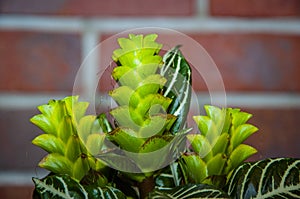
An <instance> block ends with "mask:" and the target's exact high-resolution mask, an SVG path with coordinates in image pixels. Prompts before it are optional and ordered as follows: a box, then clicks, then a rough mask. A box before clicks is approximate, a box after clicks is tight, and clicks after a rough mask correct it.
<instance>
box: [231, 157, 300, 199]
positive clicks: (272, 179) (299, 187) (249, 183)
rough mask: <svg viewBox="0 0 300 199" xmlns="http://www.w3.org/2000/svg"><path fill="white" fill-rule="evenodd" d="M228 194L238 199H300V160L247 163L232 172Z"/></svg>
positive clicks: (268, 160) (289, 159) (269, 160)
mask: <svg viewBox="0 0 300 199" xmlns="http://www.w3.org/2000/svg"><path fill="white" fill-rule="evenodd" d="M226 190H227V192H228V194H229V195H230V196H231V197H233V198H236V199H250V198H252V199H254V198H256V199H263V198H300V160H299V159H292V158H277V159H265V160H261V161H258V162H251V163H244V164H243V165H241V166H239V167H238V168H236V169H235V170H234V171H233V173H232V174H231V177H230V179H229V180H228V182H227V185H226Z"/></svg>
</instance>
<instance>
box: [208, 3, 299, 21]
mask: <svg viewBox="0 0 300 199" xmlns="http://www.w3.org/2000/svg"><path fill="white" fill-rule="evenodd" d="M210 11H211V15H213V16H238V17H281V16H300V1H298V0H268V1H262V0H243V1H240V0H226V1H224V0H210Z"/></svg>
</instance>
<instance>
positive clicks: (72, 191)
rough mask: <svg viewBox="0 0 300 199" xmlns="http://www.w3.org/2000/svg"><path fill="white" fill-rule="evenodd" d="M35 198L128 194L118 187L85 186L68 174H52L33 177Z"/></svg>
mask: <svg viewBox="0 0 300 199" xmlns="http://www.w3.org/2000/svg"><path fill="white" fill-rule="evenodd" d="M33 182H34V184H35V192H34V198H43V199H48V198H49V199H50V198H51V199H53V198H57V199H58V198H63V199H96V198H97V199H98V198H101V199H114V198H115V199H122V198H124V199H125V198H126V196H125V195H124V194H123V193H122V192H121V191H120V190H118V189H116V188H113V187H110V186H105V187H101V188H100V187H96V186H91V185H89V186H84V185H81V184H80V183H79V182H78V181H75V180H73V179H72V178H70V177H69V176H67V175H52V176H47V177H46V178H44V179H41V180H40V179H37V178H33Z"/></svg>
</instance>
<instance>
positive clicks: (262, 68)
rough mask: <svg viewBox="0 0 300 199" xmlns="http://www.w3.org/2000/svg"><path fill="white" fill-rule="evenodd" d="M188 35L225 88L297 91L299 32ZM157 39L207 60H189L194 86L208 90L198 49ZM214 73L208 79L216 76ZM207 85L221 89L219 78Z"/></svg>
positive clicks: (299, 84) (107, 50) (105, 84)
mask: <svg viewBox="0 0 300 199" xmlns="http://www.w3.org/2000/svg"><path fill="white" fill-rule="evenodd" d="M188 36H190V37H191V38H192V39H194V40H195V41H196V42H198V43H199V44H201V45H202V46H203V47H204V49H205V50H206V51H207V52H208V54H209V55H210V56H211V58H212V59H213V61H214V62H215V63H216V66H217V69H218V70H219V72H220V73H221V76H222V79H223V81H224V85H225V89H226V90H227V91H283V92H299V91H300V78H299V75H300V57H299V52H300V36H299V35H282V34H271V33H270V34H267V33H265V34H262V33H253V34H250V33H249V34H246V33H202V34H200V33H190V34H188ZM107 37H108V36H107V35H106V36H103V38H102V39H105V38H107ZM157 41H158V42H160V43H163V44H164V48H171V47H173V46H170V45H171V43H172V44H173V43H176V44H174V46H175V45H177V44H182V48H181V49H182V51H183V54H184V55H185V57H190V58H191V57H192V58H193V59H194V58H195V57H198V60H200V58H199V57H201V60H200V61H203V62H206V63H194V62H193V61H192V60H191V59H188V61H189V62H192V63H191V64H192V65H194V66H193V67H194V69H193V70H192V72H193V83H192V84H193V89H194V90H196V91H206V90H208V85H206V83H205V81H204V80H203V78H202V77H201V76H200V74H199V72H198V71H197V70H196V69H195V68H197V69H198V70H199V71H200V72H202V66H203V65H206V64H210V62H209V58H207V57H206V58H205V55H204V53H203V51H201V49H200V48H198V50H197V49H196V50H191V49H190V48H189V46H190V45H191V43H185V42H186V41H187V40H185V38H182V37H178V36H174V35H163V34H160V35H159V36H158V39H157ZM174 41H175V42H174ZM193 45H194V44H193ZM116 48H118V46H117V45H116V42H115V43H113V42H112V45H111V46H110V47H107V48H104V49H105V50H102V57H106V58H107V59H110V57H111V54H112V52H113V50H114V49H116ZM201 52H202V53H201ZM204 59H205V60H204ZM197 64H198V65H197ZM205 74H208V73H205ZM205 74H204V75H205ZM214 74H215V73H214ZM214 74H213V76H212V77H208V78H209V79H211V78H215V75H214ZM109 75H110V74H109V73H108V72H107V73H106V76H105V77H104V79H105V80H104V81H102V82H101V84H102V86H103V87H106V88H110V89H111V88H112V86H111V84H112V83H111V80H109V78H110V77H109ZM206 78H207V76H206ZM208 84H209V86H210V87H211V88H213V89H214V90H220V82H219V81H216V83H213V84H212V83H208Z"/></svg>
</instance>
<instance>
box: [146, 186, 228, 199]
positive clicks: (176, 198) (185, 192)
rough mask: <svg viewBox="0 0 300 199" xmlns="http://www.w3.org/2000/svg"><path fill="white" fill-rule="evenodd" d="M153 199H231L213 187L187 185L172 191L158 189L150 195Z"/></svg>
mask: <svg viewBox="0 0 300 199" xmlns="http://www.w3.org/2000/svg"><path fill="white" fill-rule="evenodd" d="M149 198H151V199H188V198H229V196H228V195H227V194H226V193H225V192H223V191H222V190H219V189H217V188H215V187H213V186H211V185H206V184H187V185H183V186H178V187H175V188H173V189H171V190H159V189H156V190H154V191H153V192H151V193H150V194H149Z"/></svg>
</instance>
